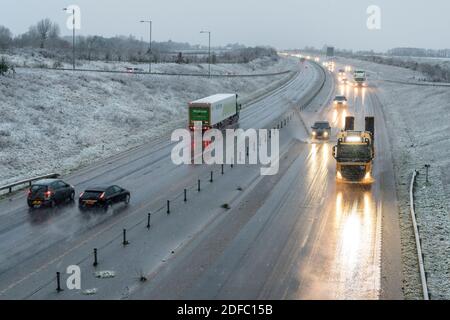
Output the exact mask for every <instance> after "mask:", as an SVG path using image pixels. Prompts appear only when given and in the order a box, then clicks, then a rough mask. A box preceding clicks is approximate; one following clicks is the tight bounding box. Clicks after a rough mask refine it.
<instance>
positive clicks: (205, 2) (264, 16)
mask: <svg viewBox="0 0 450 320" xmlns="http://www.w3.org/2000/svg"><path fill="white" fill-rule="evenodd" d="M72 4H74V5H78V6H79V7H80V8H81V30H80V31H79V33H80V34H83V35H93V34H97V35H103V36H114V35H130V34H133V35H135V36H136V37H137V38H141V37H144V40H146V39H148V27H147V28H146V27H145V26H144V25H142V24H140V23H139V20H141V19H151V20H153V22H154V32H153V36H154V40H156V41H165V40H168V39H171V40H173V41H181V42H190V43H201V44H206V43H207V38H206V36H205V35H201V34H200V33H199V31H200V30H201V29H209V30H211V31H212V41H213V45H224V44H227V43H235V42H239V43H242V44H245V45H252V46H253V45H271V46H274V47H277V48H278V49H287V48H299V47H304V46H306V45H308V46H315V47H318V48H322V46H323V45H325V44H328V45H334V46H336V47H338V48H348V49H374V50H386V49H389V48H392V47H399V46H408V47H424V48H432V49H439V48H450V1H449V0H369V1H367V0H308V1H306V0H220V1H218V0H73V1H69V0H68V1H66V0H39V1H37V0H1V10H0V25H4V26H6V27H8V28H10V30H11V31H12V32H13V33H14V34H16V35H17V34H19V33H23V32H25V31H27V30H28V27H29V26H30V24H32V23H35V22H37V21H38V20H39V19H41V18H44V17H48V18H50V19H52V20H53V21H55V22H57V23H58V24H60V26H61V30H62V33H63V34H70V31H69V30H68V29H67V28H66V27H65V25H66V19H67V15H66V13H65V12H63V11H62V8H63V7H64V6H67V5H72ZM370 5H377V6H379V7H380V9H381V30H369V29H368V28H367V24H366V22H367V19H368V14H367V13H366V10H367V8H368V7H369V6H370Z"/></svg>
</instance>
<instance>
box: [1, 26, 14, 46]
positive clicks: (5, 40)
mask: <svg viewBox="0 0 450 320" xmlns="http://www.w3.org/2000/svg"><path fill="white" fill-rule="evenodd" d="M11 42H12V33H11V31H9V29H8V28H6V27H4V26H0V49H7V48H8V47H9V46H10V45H11Z"/></svg>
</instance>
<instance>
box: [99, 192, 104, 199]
mask: <svg viewBox="0 0 450 320" xmlns="http://www.w3.org/2000/svg"><path fill="white" fill-rule="evenodd" d="M99 198H100V199H102V200H103V199H104V198H105V193H104V192H103V193H102V194H101V195H100V197H99Z"/></svg>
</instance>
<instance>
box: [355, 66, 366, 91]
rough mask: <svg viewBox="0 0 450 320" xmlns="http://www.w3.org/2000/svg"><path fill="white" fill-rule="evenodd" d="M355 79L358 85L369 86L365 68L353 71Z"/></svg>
mask: <svg viewBox="0 0 450 320" xmlns="http://www.w3.org/2000/svg"><path fill="white" fill-rule="evenodd" d="M353 80H354V81H355V86H356V87H366V86H367V75H366V72H365V71H363V70H355V72H354V73H353Z"/></svg>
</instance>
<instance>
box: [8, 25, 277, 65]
mask: <svg viewBox="0 0 450 320" xmlns="http://www.w3.org/2000/svg"><path fill="white" fill-rule="evenodd" d="M75 40H76V44H75V52H76V58H77V60H80V59H81V60H87V61H128V62H148V61H149V60H150V59H151V60H152V62H154V63H158V62H176V63H205V62H208V48H207V47H205V46H200V45H191V44H189V43H181V42H174V41H170V40H169V41H165V42H156V41H154V42H152V48H151V51H150V45H149V43H148V42H145V41H143V40H138V39H136V37H134V36H132V35H130V36H115V37H110V38H106V37H102V36H97V35H93V36H77V37H76V39H75ZM18 48H32V49H39V52H40V53H41V54H43V55H44V56H46V57H48V58H54V59H55V60H59V61H60V62H63V61H64V62H69V61H71V59H72V38H71V37H62V36H61V31H60V28H59V26H58V25H57V24H56V23H54V22H52V21H51V20H50V19H48V18H47V19H42V20H40V21H39V22H37V23H36V24H34V25H32V26H30V28H29V29H28V31H27V32H25V33H23V34H20V35H18V36H13V34H12V32H11V31H10V30H9V29H8V28H6V27H4V26H1V25H0V50H3V51H4V50H14V49H18ZM212 52H213V53H212V57H211V62H212V63H248V62H250V61H252V60H254V59H256V58H261V57H271V58H273V59H278V55H277V52H276V50H275V49H273V48H269V47H254V48H248V47H245V46H243V45H240V44H229V45H227V46H225V47H217V48H216V47H215V48H213V50H212Z"/></svg>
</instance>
